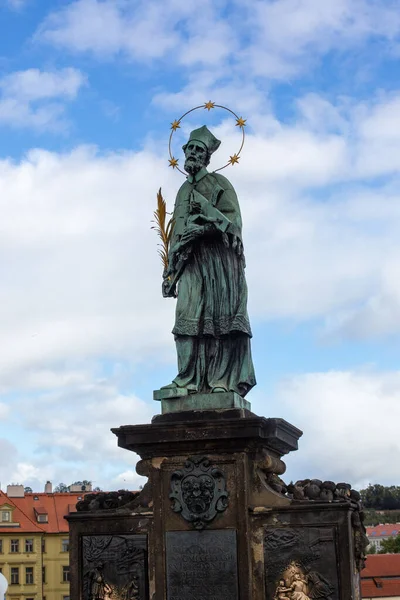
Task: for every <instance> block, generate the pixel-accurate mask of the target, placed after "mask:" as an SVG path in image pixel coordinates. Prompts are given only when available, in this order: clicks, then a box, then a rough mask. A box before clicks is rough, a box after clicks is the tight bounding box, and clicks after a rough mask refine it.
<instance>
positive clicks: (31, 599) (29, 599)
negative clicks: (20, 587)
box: [25, 598, 35, 600]
mask: <svg viewBox="0 0 400 600" xmlns="http://www.w3.org/2000/svg"><path fill="white" fill-rule="evenodd" d="M25 600H35V598H26V599H25Z"/></svg>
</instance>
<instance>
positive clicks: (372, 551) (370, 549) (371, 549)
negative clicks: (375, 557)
mask: <svg viewBox="0 0 400 600" xmlns="http://www.w3.org/2000/svg"><path fill="white" fill-rule="evenodd" d="M367 554H376V546H375V544H370V545H369V546H368V548H367Z"/></svg>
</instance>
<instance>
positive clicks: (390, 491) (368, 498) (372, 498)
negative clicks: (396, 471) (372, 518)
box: [360, 483, 400, 510]
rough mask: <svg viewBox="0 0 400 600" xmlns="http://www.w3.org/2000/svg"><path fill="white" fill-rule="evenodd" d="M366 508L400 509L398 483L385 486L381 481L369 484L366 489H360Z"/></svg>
mask: <svg viewBox="0 0 400 600" xmlns="http://www.w3.org/2000/svg"><path fill="white" fill-rule="evenodd" d="M360 494H361V499H362V501H363V504H364V507H365V508H374V509H375V510H394V509H400V487H399V486H397V485H391V486H383V485H381V484H379V483H375V484H373V485H372V484H371V483H370V484H369V486H368V487H367V488H366V489H365V490H360Z"/></svg>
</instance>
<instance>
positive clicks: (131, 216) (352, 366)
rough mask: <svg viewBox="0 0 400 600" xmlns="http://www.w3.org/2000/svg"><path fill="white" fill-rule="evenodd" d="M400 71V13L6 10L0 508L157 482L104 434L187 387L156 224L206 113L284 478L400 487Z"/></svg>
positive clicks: (289, 5)
mask: <svg viewBox="0 0 400 600" xmlns="http://www.w3.org/2000/svg"><path fill="white" fill-rule="evenodd" d="M399 60H400V0H324V1H323V2H321V0H240V2H239V1H236V0H202V2H195V1H193V0H186V1H185V2H182V1H181V0H163V1H162V2H161V0H51V1H50V0H0V306H1V310H0V345H1V351H0V483H1V487H2V489H5V488H6V486H7V484H9V483H23V484H24V485H29V486H31V487H32V488H33V489H34V491H43V489H44V483H45V482H46V480H51V481H52V482H53V483H54V484H57V483H59V482H64V483H66V484H67V485H68V484H70V483H72V482H73V481H76V480H83V479H89V480H92V481H93V484H94V485H96V486H100V487H102V488H103V489H118V488H129V489H137V487H138V486H139V485H141V484H143V481H144V480H143V478H141V477H139V476H138V475H136V473H135V463H136V460H137V456H136V455H135V454H134V453H130V452H127V451H124V450H122V449H119V448H118V447H117V439H116V437H115V436H114V435H113V434H112V433H111V432H110V428H111V427H118V426H120V425H127V424H137V423H149V422H150V421H151V418H152V416H153V415H155V414H157V413H158V412H159V410H160V407H159V404H158V403H157V402H155V401H153V400H152V394H153V390H155V389H159V388H160V387H161V386H162V385H166V384H168V383H170V382H171V381H172V379H173V378H174V377H175V375H176V353H175V345H174V340H173V336H172V334H171V330H172V327H173V322H174V308H175V301H174V300H173V299H163V298H162V296H161V276H162V265H161V262H160V260H159V257H158V255H157V238H156V235H155V232H154V231H153V230H151V225H152V223H151V219H152V213H153V210H154V209H155V207H156V194H157V191H158V189H159V188H160V187H161V188H162V191H163V195H164V197H165V198H166V201H167V206H168V208H169V210H172V208H173V203H174V199H175V195H176V193H177V190H178V189H179V187H180V185H181V184H182V183H183V181H184V176H183V175H181V174H180V173H179V172H177V170H174V169H172V168H170V167H169V165H168V158H169V155H168V140H169V135H170V131H171V123H172V122H173V121H174V120H175V119H178V118H179V117H180V116H181V115H182V114H183V113H185V112H186V111H188V110H190V109H191V108H193V107H196V106H203V105H204V104H205V103H206V102H208V101H212V102H215V103H216V104H219V105H223V106H227V107H228V108H230V109H231V110H233V111H234V112H235V113H237V114H238V115H239V116H240V117H243V118H244V119H246V126H245V132H246V142H245V145H244V148H243V151H242V153H241V155H240V160H239V163H238V164H235V165H230V166H229V167H227V168H226V169H225V170H224V171H223V174H224V175H225V176H226V177H228V179H229V180H230V181H231V182H232V184H233V185H234V187H235V189H236V191H237V194H238V197H239V201H240V205H241V210H242V217H243V223H244V226H243V237H244V245H245V254H246V262H247V268H246V274H247V282H248V287H249V314H250V319H251V324H252V329H253V340H252V350H253V359H254V363H255V369H256V376H257V382H258V384H257V386H256V387H255V388H254V389H253V390H252V391H251V392H250V394H249V395H248V397H247V398H248V400H249V401H250V402H251V405H252V410H253V412H255V413H256V414H258V415H263V416H265V417H281V418H284V419H286V420H287V421H289V422H290V423H292V424H293V425H295V426H296V427H298V428H300V429H301V430H302V431H303V432H304V434H303V436H302V438H301V439H300V442H299V450H298V451H297V452H294V453H292V454H290V455H289V456H287V457H286V459H285V461H286V464H287V472H286V474H285V476H284V478H285V479H286V480H287V481H290V480H297V479H303V478H306V477H311V478H319V479H322V480H324V479H329V480H334V481H348V482H349V483H351V484H352V485H353V487H355V488H361V487H365V486H366V485H368V483H370V482H371V483H377V482H379V483H383V484H387V485H388V484H394V485H399V484H400V460H399V453H400V436H399V434H398V427H399V422H400V352H399V341H400V80H399V72H400V71H399ZM201 125H208V126H209V127H210V129H212V131H213V132H214V133H215V135H216V136H217V137H218V138H219V139H221V140H222V144H221V147H220V149H219V150H218V152H216V153H215V155H214V157H213V160H212V163H211V165H210V168H211V169H217V168H219V167H220V166H222V165H223V164H225V163H226V162H227V160H228V159H229V156H231V155H232V154H233V153H235V152H237V150H238V148H239V146H240V131H239V128H238V127H235V119H234V118H233V117H232V115H231V114H230V113H229V112H227V111H224V110H223V109H217V108H215V109H212V110H210V111H207V110H206V109H204V108H200V109H199V110H196V111H194V112H192V113H191V114H190V115H189V116H188V117H187V118H186V119H184V120H183V121H182V127H181V129H180V130H178V132H177V133H176V135H174V136H173V138H172V151H173V154H174V155H176V157H177V158H180V164H182V150H181V145H182V143H183V142H184V141H185V140H186V139H187V136H188V134H189V132H190V130H191V129H192V128H194V127H198V126H201Z"/></svg>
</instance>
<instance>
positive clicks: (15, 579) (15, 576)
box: [11, 567, 19, 585]
mask: <svg viewBox="0 0 400 600" xmlns="http://www.w3.org/2000/svg"><path fill="white" fill-rule="evenodd" d="M11 583H12V584H14V585H17V584H19V567H11Z"/></svg>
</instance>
